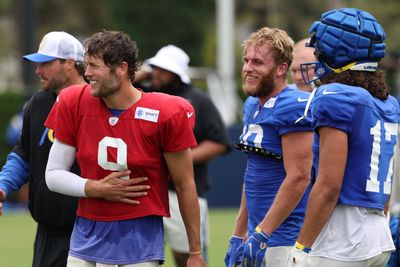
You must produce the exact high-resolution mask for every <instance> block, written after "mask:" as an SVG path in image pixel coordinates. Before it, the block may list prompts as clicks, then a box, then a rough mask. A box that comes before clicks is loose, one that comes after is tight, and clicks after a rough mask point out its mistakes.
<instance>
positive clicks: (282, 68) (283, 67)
mask: <svg viewBox="0 0 400 267" xmlns="http://www.w3.org/2000/svg"><path fill="white" fill-rule="evenodd" d="M288 70H289V65H288V64H287V63H286V62H283V63H281V64H279V65H278V67H277V68H276V75H277V76H284V75H286V74H287V72H288Z"/></svg>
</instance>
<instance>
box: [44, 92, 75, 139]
mask: <svg viewBox="0 0 400 267" xmlns="http://www.w3.org/2000/svg"><path fill="white" fill-rule="evenodd" d="M81 92H83V90H81V86H78V85H74V86H71V87H68V88H65V89H63V90H62V91H61V93H60V95H59V96H58V98H57V101H56V103H55V104H54V106H53V108H52V110H51V111H50V114H49V116H48V117H47V120H46V122H45V126H46V127H48V128H50V129H53V130H54V136H55V138H57V139H58V140H60V141H61V142H63V143H66V144H68V145H71V146H74V147H76V136H75V135H76V131H75V130H76V129H77V123H78V117H77V116H78V106H79V102H78V101H79V95H80V93H81Z"/></svg>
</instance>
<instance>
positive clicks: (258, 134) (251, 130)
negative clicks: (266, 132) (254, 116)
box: [241, 124, 263, 148]
mask: <svg viewBox="0 0 400 267" xmlns="http://www.w3.org/2000/svg"><path fill="white" fill-rule="evenodd" d="M253 134H254V135H255V137H254V141H253V143H254V146H255V147H260V148H261V142H262V139H263V129H262V127H261V126H260V125H258V124H249V125H248V126H245V128H244V129H243V134H242V137H241V139H242V143H243V144H245V145H248V140H247V139H249V137H250V136H251V135H253Z"/></svg>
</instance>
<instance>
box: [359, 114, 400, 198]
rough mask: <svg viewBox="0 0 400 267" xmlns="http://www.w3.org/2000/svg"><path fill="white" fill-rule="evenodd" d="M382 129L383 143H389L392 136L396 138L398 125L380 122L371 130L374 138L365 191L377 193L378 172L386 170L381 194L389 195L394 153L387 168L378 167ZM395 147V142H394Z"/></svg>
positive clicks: (378, 183) (378, 186)
mask: <svg viewBox="0 0 400 267" xmlns="http://www.w3.org/2000/svg"><path fill="white" fill-rule="evenodd" d="M382 126H383V128H384V135H385V137H384V138H385V142H390V141H391V139H392V136H393V135H394V136H397V128H398V125H397V124H396V123H389V122H381V121H377V122H376V124H375V126H374V127H372V128H371V130H370V134H371V135H372V136H373V137H374V141H373V143H372V153H371V161H370V168H371V171H370V173H369V179H368V180H367V186H366V190H367V191H368V192H376V193H379V188H380V184H381V182H380V181H379V180H378V174H379V170H387V174H386V179H385V181H384V182H383V183H384V184H383V193H384V194H390V191H391V188H392V175H393V159H394V151H393V153H392V155H391V157H390V160H389V162H388V164H389V166H380V164H382V162H381V163H380V155H381V149H382V147H381V143H382V136H381V135H382V134H381V128H382ZM396 145H397V142H396Z"/></svg>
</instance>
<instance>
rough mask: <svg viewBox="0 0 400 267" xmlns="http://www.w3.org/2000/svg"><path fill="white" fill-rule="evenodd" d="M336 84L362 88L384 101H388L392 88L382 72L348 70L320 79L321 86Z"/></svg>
mask: <svg viewBox="0 0 400 267" xmlns="http://www.w3.org/2000/svg"><path fill="white" fill-rule="evenodd" d="M335 82H336V83H343V84H347V85H352V86H359V87H362V88H364V89H365V90H367V91H368V92H369V93H370V94H371V95H373V96H375V97H377V98H379V99H382V100H386V99H387V98H388V97H389V94H390V88H389V86H388V84H387V83H386V80H385V73H384V72H383V71H382V70H378V71H375V72H368V71H351V70H348V71H344V72H341V73H329V74H327V75H326V76H324V77H321V78H320V83H321V84H329V83H335Z"/></svg>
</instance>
